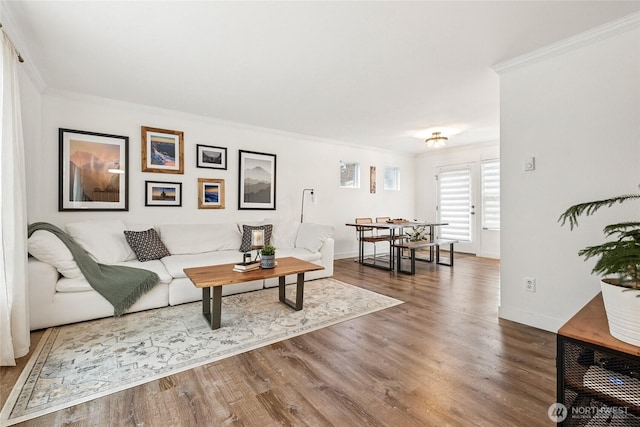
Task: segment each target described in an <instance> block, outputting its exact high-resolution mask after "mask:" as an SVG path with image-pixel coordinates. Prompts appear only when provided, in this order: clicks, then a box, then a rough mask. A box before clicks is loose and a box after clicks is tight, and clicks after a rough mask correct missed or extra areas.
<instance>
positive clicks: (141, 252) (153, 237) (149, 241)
mask: <svg viewBox="0 0 640 427" xmlns="http://www.w3.org/2000/svg"><path fill="white" fill-rule="evenodd" d="M124 237H125V238H126V239H127V242H128V243H129V246H131V249H133V252H135V254H136V257H137V258H138V260H139V261H142V262H144V261H151V260H154V259H160V258H164V257H166V256H169V255H171V253H169V250H168V249H167V247H166V246H165V245H164V243H162V240H160V236H158V233H157V232H156V230H155V229H153V228H150V229H148V230H146V231H129V230H126V231H125V232H124Z"/></svg>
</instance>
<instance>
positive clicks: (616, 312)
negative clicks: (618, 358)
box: [600, 279, 640, 346]
mask: <svg viewBox="0 0 640 427" xmlns="http://www.w3.org/2000/svg"><path fill="white" fill-rule="evenodd" d="M605 280H607V281H605ZM608 281H609V279H604V280H601V281H600V286H601V288H602V299H603V300H604V310H605V312H606V313H607V320H608V321H609V333H610V334H611V336H612V337H614V338H617V339H619V340H620V341H624V342H626V343H627V344H632V345H635V346H640V297H638V292H639V291H637V290H630V289H629V288H625V287H622V286H617V285H614V284H611V283H608Z"/></svg>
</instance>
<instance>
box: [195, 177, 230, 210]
mask: <svg viewBox="0 0 640 427" xmlns="http://www.w3.org/2000/svg"><path fill="white" fill-rule="evenodd" d="M198 209H224V179H211V178H198Z"/></svg>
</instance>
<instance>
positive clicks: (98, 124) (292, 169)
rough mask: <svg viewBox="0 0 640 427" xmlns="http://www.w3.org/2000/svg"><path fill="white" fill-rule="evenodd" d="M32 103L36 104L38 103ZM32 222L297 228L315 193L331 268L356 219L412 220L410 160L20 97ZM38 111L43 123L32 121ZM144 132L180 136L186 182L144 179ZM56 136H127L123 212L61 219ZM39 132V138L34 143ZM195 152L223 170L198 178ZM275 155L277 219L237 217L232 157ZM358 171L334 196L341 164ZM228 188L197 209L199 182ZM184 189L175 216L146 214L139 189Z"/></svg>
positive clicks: (136, 111)
mask: <svg viewBox="0 0 640 427" xmlns="http://www.w3.org/2000/svg"><path fill="white" fill-rule="evenodd" d="M36 95H37V94H36ZM23 110H24V111H25V127H26V128H30V129H34V130H35V131H34V132H30V133H32V134H34V135H30V137H29V138H27V141H26V143H25V144H26V157H27V168H28V177H27V183H28V192H29V194H28V219H29V222H35V221H47V222H52V223H54V224H57V225H64V224H66V223H68V222H73V221H81V220H89V219H112V218H121V219H123V220H124V221H125V222H127V223H158V224H160V223H177V222H192V223H203V222H233V221H252V220H261V219H263V218H284V219H296V220H299V219H300V205H301V198H302V189H303V188H315V190H316V194H317V195H318V203H317V205H315V206H314V205H313V204H312V203H310V202H311V200H310V198H307V200H306V203H305V222H321V223H327V224H333V225H334V226H335V233H334V237H335V239H336V258H340V257H347V256H355V255H356V254H357V245H356V241H355V231H354V230H353V229H351V228H350V227H346V226H345V225H344V224H345V223H348V222H353V220H354V218H355V217H357V216H377V215H378V216H382V215H388V216H392V217H400V216H413V214H414V198H413V194H414V185H413V183H414V162H413V157H412V156H409V155H402V154H397V153H393V152H390V151H381V150H375V151H374V150H364V149H362V147H353V146H349V145H347V144H342V143H338V142H335V143H334V142H333V141H324V140H316V139H313V138H310V137H305V136H301V135H292V134H288V133H283V132H278V131H272V130H267V129H259V128H252V127H249V126H243V125H238V124H233V123H226V122H221V121H217V120H214V119H210V118H205V117H199V116H194V115H189V114H185V113H180V112H175V111H168V110H160V109H154V108H150V107H146V106H142V105H134V104H128V103H123V102H119V101H113V100H107V99H98V98H92V97H86V96H81V95H75V94H67V93H49V94H45V95H42V96H39V95H37V96H33V94H32V93H29V94H27V95H26V96H23ZM40 110H41V114H40V113H39V111H40ZM141 126H151V127H158V128H163V129H172V130H180V131H183V132H184V139H185V152H184V161H185V173H184V175H177V174H163V173H148V172H145V173H143V172H141V146H140V144H141V141H140V139H141V137H140V133H141V129H140V127H141ZM58 128H69V129H74V130H83V131H91V132H100V133H107V134H115V135H126V136H129V138H130V139H129V211H128V212H58V210H57V207H58ZM37 129H40V131H39V133H38V131H37ZM196 144H204V145H214V146H221V147H227V154H228V158H227V167H228V168H227V170H226V171H221V170H213V169H202V168H196ZM240 149H242V150H250V151H259V152H266V153H272V154H276V155H277V196H276V202H277V209H276V210H275V211H246V210H242V211H240V210H238V208H237V206H238V150H240ZM340 160H343V161H358V162H360V164H361V168H362V176H361V182H362V186H361V187H362V188H360V189H358V190H350V189H340V188H338V187H339V162H340ZM369 166H376V167H377V181H378V191H377V193H376V194H369ZM385 166H396V167H399V168H400V173H401V180H402V185H401V191H398V192H389V191H384V190H382V182H383V173H384V167H385ZM199 177H203V178H221V179H224V180H225V187H226V191H225V193H226V198H225V204H226V208H225V209H223V210H211V209H206V210H199V209H198V208H197V179H198V178H199ZM145 180H159V181H172V182H182V183H183V187H182V191H183V201H182V207H179V208H178V207H145V206H144V181H145Z"/></svg>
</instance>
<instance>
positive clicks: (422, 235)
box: [405, 226, 429, 242]
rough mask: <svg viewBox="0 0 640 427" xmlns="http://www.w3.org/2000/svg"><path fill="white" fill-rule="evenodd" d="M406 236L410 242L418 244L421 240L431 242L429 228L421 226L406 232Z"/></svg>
mask: <svg viewBox="0 0 640 427" xmlns="http://www.w3.org/2000/svg"><path fill="white" fill-rule="evenodd" d="M405 235H406V236H407V237H408V238H409V241H410V242H418V241H420V240H429V227H425V226H419V227H415V228H413V229H411V231H405Z"/></svg>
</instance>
